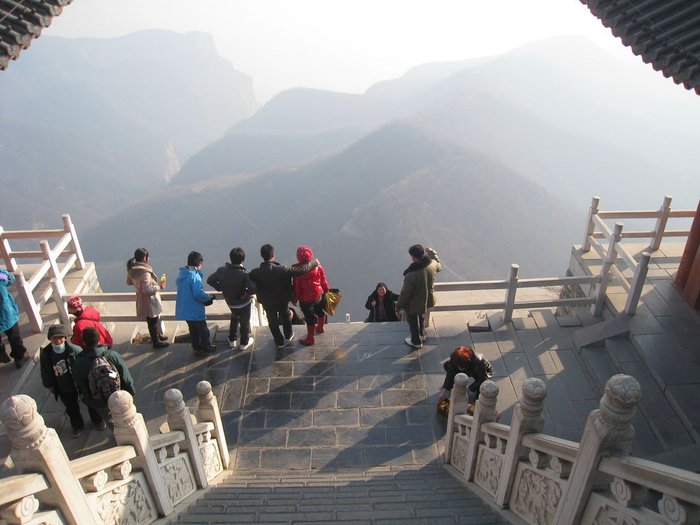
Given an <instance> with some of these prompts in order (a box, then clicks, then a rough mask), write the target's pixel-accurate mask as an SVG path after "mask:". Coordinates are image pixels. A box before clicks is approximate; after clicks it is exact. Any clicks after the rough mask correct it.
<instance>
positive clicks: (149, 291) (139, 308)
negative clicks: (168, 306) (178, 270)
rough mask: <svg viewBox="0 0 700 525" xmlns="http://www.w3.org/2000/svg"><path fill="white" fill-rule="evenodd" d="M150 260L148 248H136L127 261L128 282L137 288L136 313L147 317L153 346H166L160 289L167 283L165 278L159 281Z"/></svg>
mask: <svg viewBox="0 0 700 525" xmlns="http://www.w3.org/2000/svg"><path fill="white" fill-rule="evenodd" d="M148 260H149V255H148V250H147V249H146V248H136V251H134V256H133V257H132V258H131V259H129V260H128V261H127V262H126V284H128V285H131V286H133V287H134V288H135V289H136V315H137V316H138V317H145V318H146V324H147V325H148V333H149V334H150V336H151V341H152V342H153V348H165V347H166V346H168V343H166V341H167V340H168V337H167V336H166V335H164V334H163V329H162V325H161V322H160V314H161V312H162V311H163V305H162V304H161V302H160V291H161V290H163V289H164V288H165V285H166V283H165V280H161V281H160V282H159V281H158V278H157V277H156V274H155V272H154V271H153V268H151V265H150V264H149V262H148Z"/></svg>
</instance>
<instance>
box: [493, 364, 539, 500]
mask: <svg viewBox="0 0 700 525" xmlns="http://www.w3.org/2000/svg"><path fill="white" fill-rule="evenodd" d="M522 392H523V398H522V399H523V400H522V401H521V402H520V403H518V404H517V405H516V406H515V412H514V413H513V421H512V422H511V424H510V434H509V435H508V445H506V450H505V453H504V456H503V468H502V470H501V476H500V478H499V479H498V488H497V489H496V503H497V504H498V505H500V506H501V507H502V508H504V507H506V505H507V504H508V501H509V499H510V491H511V488H512V487H511V486H512V484H513V479H514V478H515V471H516V469H517V467H518V461H519V460H520V459H521V458H522V457H523V456H525V455H527V454H524V453H523V450H524V449H523V447H522V445H521V443H522V439H523V435H525V434H529V433H532V432H542V428H543V427H544V418H543V417H542V409H543V408H544V399H545V397H547V385H546V384H545V382H544V381H542V380H541V379H539V378H537V377H531V378H530V379H528V380H527V381H525V383H523V389H522Z"/></svg>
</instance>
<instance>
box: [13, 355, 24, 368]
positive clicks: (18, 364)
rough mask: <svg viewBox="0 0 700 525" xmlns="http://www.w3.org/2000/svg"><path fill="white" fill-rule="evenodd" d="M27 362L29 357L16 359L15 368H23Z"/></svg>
mask: <svg viewBox="0 0 700 525" xmlns="http://www.w3.org/2000/svg"><path fill="white" fill-rule="evenodd" d="M26 362H27V356H22V357H20V358H19V359H15V368H22V367H23V366H24V363H26Z"/></svg>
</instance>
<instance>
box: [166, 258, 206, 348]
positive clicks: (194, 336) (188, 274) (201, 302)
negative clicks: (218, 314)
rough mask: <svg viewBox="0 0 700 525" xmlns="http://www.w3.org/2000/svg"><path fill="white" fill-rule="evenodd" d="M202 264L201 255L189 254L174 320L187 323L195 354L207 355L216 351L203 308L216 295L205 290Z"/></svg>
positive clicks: (181, 272) (176, 302)
mask: <svg viewBox="0 0 700 525" xmlns="http://www.w3.org/2000/svg"><path fill="white" fill-rule="evenodd" d="M203 265H204V257H202V254H201V253H199V252H190V253H189V254H188V255H187V266H183V267H182V268H180V273H179V274H178V276H177V281H176V284H177V297H176V298H175V318H176V319H180V320H183V321H185V322H186V323H187V328H188V329H189V332H190V338H191V340H192V350H194V354H195V355H208V354H211V353H212V352H214V351H215V350H216V346H215V345H213V344H212V343H211V341H210V338H211V334H210V332H209V327H208V326H207V316H206V312H205V308H204V307H205V306H210V305H211V304H212V303H213V302H214V295H213V294H212V295H209V294H208V293H207V292H205V291H204V288H203V287H202V281H203V280H204V272H203V271H202V266H203Z"/></svg>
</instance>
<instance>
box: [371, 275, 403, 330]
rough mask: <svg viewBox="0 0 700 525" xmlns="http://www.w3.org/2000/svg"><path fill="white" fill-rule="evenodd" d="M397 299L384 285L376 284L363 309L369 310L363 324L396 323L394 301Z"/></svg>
mask: <svg viewBox="0 0 700 525" xmlns="http://www.w3.org/2000/svg"><path fill="white" fill-rule="evenodd" d="M398 298H399V296H398V294H395V293H394V292H392V291H391V290H389V288H388V287H387V285H386V284H384V283H377V287H376V288H375V289H374V291H373V292H372V293H371V294H370V296H369V297H368V298H367V302H366V303H365V308H367V310H369V317H367V319H366V320H365V323H382V322H385V321H398V320H399V316H398V315H397V314H396V300H397V299H398Z"/></svg>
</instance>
